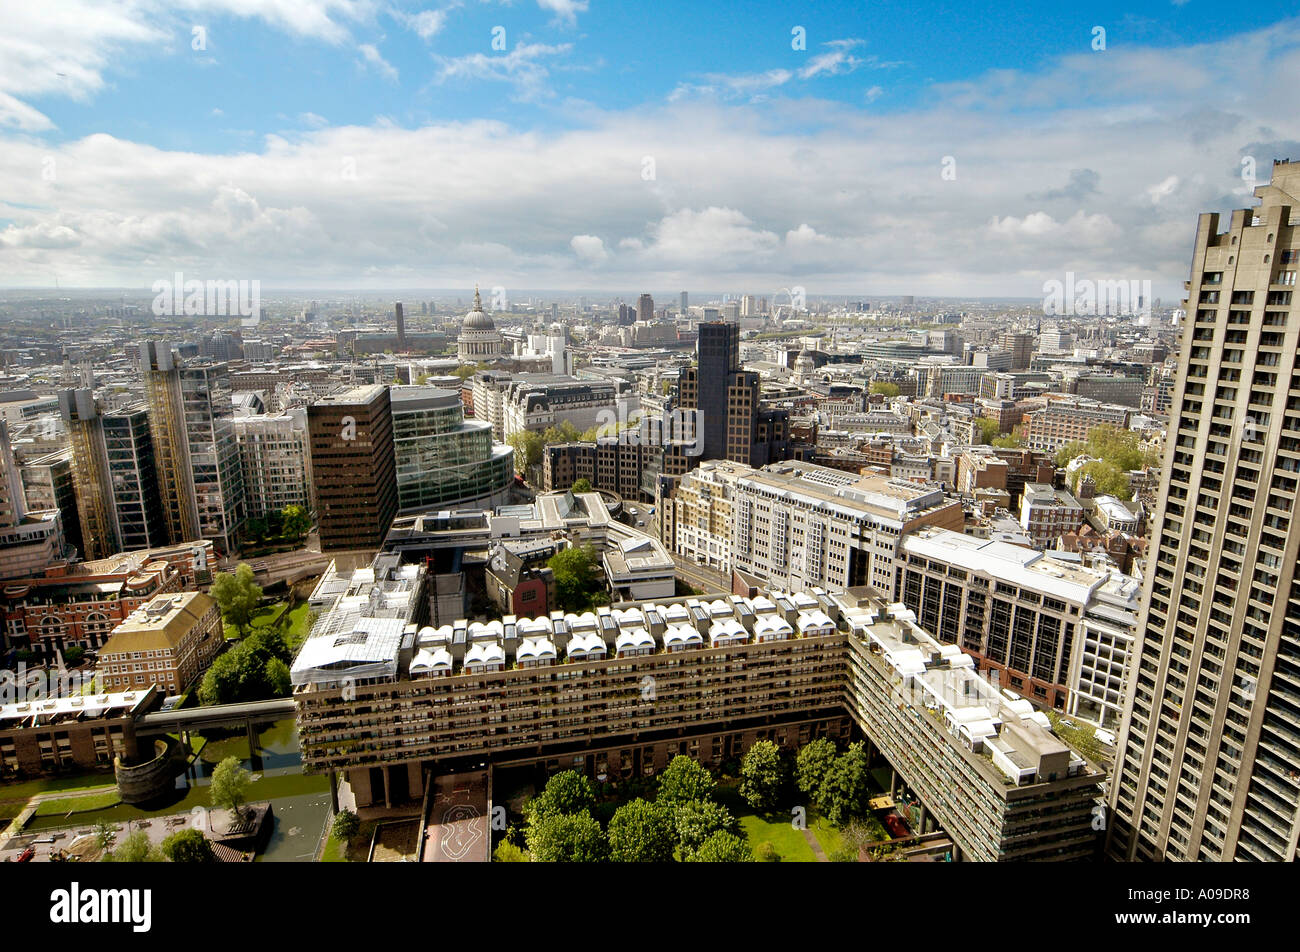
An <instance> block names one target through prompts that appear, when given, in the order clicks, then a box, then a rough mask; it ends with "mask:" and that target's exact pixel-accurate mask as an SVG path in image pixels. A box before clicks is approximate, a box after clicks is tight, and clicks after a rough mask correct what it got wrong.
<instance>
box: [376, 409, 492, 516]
mask: <svg viewBox="0 0 1300 952" xmlns="http://www.w3.org/2000/svg"><path fill="white" fill-rule="evenodd" d="M392 400H393V452H394V456H395V457H396V463H397V497H398V509H399V511H400V512H403V513H409V512H418V511H421V510H427V509H451V508H458V507H475V508H488V507H491V506H495V505H500V504H502V503H504V502H505V497H506V494H507V492H508V491H509V488H510V484H511V482H512V481H513V479H514V451H513V450H512V449H511V448H510V447H509V446H506V445H504V444H502V443H494V442H493V441H492V427H491V425H490V424H488V423H486V422H483V421H466V420H465V412H464V409H463V407H462V406H461V402H460V395H459V394H457V393H455V392H454V391H451V390H443V389H441V388H438V387H419V386H411V387H393V388H392Z"/></svg>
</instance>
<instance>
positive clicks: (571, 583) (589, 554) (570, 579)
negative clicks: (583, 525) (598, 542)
mask: <svg viewBox="0 0 1300 952" xmlns="http://www.w3.org/2000/svg"><path fill="white" fill-rule="evenodd" d="M546 564H547V566H548V567H549V568H550V569H551V571H552V572H553V573H554V574H555V596H556V599H557V601H559V603H560V607H561V608H563V609H564V610H565V611H569V612H580V611H586V610H587V609H588V608H590V607H591V606H592V605H593V604H594V601H593V597H594V595H595V594H596V593H597V592H600V591H601V590H602V588H603V586H601V584H600V582H599V581H598V580H597V578H596V570H595V565H596V550H595V549H594V548H593V547H592V546H590V545H582V546H578V545H571V546H568V547H567V548H564V549H561V550H560V551H559V552H556V553H555V554H554V555H553V556H551V557H550V559H548V560H547V562H546Z"/></svg>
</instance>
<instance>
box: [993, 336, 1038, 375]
mask: <svg viewBox="0 0 1300 952" xmlns="http://www.w3.org/2000/svg"><path fill="white" fill-rule="evenodd" d="M998 347H999V348H1001V349H1002V350H1004V351H1006V352H1007V353H1008V354H1010V355H1011V369H1012V370H1028V369H1029V361H1030V360H1032V359H1033V356H1034V335H1033V334H1026V333H1024V332H1019V331H1008V332H1006V333H1004V334H1002V335H1001V336H1000V337H998Z"/></svg>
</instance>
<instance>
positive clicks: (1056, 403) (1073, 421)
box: [1024, 397, 1132, 453]
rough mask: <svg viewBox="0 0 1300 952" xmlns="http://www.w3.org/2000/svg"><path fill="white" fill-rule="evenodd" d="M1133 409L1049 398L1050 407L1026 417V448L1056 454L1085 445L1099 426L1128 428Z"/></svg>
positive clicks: (1069, 398)
mask: <svg viewBox="0 0 1300 952" xmlns="http://www.w3.org/2000/svg"><path fill="white" fill-rule="evenodd" d="M1131 413H1132V410H1131V409H1130V408H1128V407H1121V406H1115V405H1112V404H1108V403H1098V402H1097V401H1095V400H1086V399H1084V398H1082V397H1064V398H1049V400H1048V403H1047V406H1045V407H1043V408H1042V409H1040V410H1031V411H1029V412H1028V413H1026V414H1025V417H1024V420H1025V435H1024V446H1025V448H1026V449H1031V450H1038V451H1039V452H1043V453H1055V452H1056V451H1057V450H1059V449H1060V448H1061V447H1062V446H1065V444H1067V443H1073V442H1076V441H1079V442H1083V441H1085V440H1087V439H1088V434H1089V433H1091V432H1092V431H1093V430H1094V429H1096V428H1097V427H1099V426H1110V427H1116V428H1118V429H1121V430H1122V429H1126V428H1127V427H1128V421H1129V416H1130V414H1131Z"/></svg>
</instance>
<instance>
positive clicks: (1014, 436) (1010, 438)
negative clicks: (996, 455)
mask: <svg viewBox="0 0 1300 952" xmlns="http://www.w3.org/2000/svg"><path fill="white" fill-rule="evenodd" d="M993 445H994V446H996V447H997V448H998V449H1003V450H1018V449H1021V448H1022V447H1024V445H1025V428H1024V426H1013V427H1012V428H1011V432H1010V433H1008V434H1007V435H1006V436H998V437H994V439H993Z"/></svg>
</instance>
